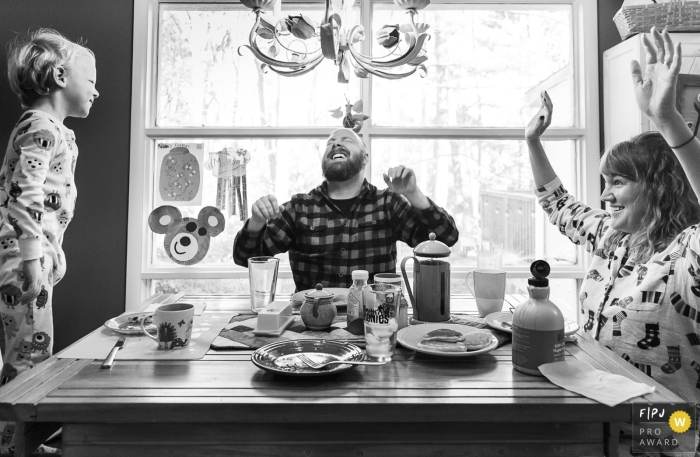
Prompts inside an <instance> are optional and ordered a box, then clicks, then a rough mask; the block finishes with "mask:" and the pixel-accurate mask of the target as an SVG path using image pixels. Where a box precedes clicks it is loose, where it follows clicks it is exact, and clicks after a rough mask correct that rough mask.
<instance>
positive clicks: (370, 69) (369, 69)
mask: <svg viewBox="0 0 700 457" xmlns="http://www.w3.org/2000/svg"><path fill="white" fill-rule="evenodd" d="M352 62H353V64H354V65H355V66H360V67H362V68H364V69H365V70H367V72H369V73H372V74H373V75H375V76H379V77H380V78H384V79H401V78H405V77H407V76H411V75H412V74H413V73H415V72H416V71H418V69H421V70H423V71H424V72H425V73H427V72H428V71H427V69H426V68H425V65H422V64H421V65H418V66H415V67H413V70H410V71H407V72H405V73H387V72H385V71H381V70H378V69H376V68H374V67H373V66H371V65H370V64H366V63H363V62H360V61H358V60H355V59H353V60H352Z"/></svg>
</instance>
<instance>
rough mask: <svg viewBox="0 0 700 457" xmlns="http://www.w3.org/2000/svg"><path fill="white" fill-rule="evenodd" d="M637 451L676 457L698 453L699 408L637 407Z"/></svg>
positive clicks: (634, 433)
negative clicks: (696, 422) (696, 446)
mask: <svg viewBox="0 0 700 457" xmlns="http://www.w3.org/2000/svg"><path fill="white" fill-rule="evenodd" d="M632 425H633V431H632V437H633V446H632V448H633V450H635V451H638V452H645V453H647V454H666V455H675V454H680V453H684V452H694V451H695V435H696V432H695V431H696V429H697V428H696V425H695V404H693V403H653V404H646V405H642V404H635V405H634V408H633V412H632Z"/></svg>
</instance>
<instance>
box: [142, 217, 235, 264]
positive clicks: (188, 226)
mask: <svg viewBox="0 0 700 457" xmlns="http://www.w3.org/2000/svg"><path fill="white" fill-rule="evenodd" d="M148 226H149V227H150V228H151V230H153V231H154V232H155V233H158V234H161V235H165V238H164V240H163V247H164V248H165V253H166V254H167V255H168V257H170V260H172V261H173V262H175V263H177V264H180V265H194V264H195V263H198V262H200V261H201V260H202V259H203V258H204V257H205V256H206V255H207V252H208V251H209V242H210V239H211V237H213V236H217V235H218V234H219V233H221V232H223V231H224V227H225V226H226V220H225V219H224V215H223V214H221V211H219V210H218V209H216V208H214V207H213V206H205V207H204V208H202V209H201V210H200V211H199V215H198V216H197V218H196V219H195V218H193V217H182V213H180V210H179V209H177V208H175V207H174V206H170V205H163V206H159V207H158V208H156V209H154V210H153V211H151V214H150V215H149V216H148Z"/></svg>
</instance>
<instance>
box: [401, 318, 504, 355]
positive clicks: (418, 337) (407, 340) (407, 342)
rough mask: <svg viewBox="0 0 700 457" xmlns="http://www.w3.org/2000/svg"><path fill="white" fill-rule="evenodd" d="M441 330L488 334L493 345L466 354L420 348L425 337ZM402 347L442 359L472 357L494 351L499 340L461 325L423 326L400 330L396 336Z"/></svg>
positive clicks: (481, 331) (412, 326) (411, 326)
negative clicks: (429, 333)
mask: <svg viewBox="0 0 700 457" xmlns="http://www.w3.org/2000/svg"><path fill="white" fill-rule="evenodd" d="M440 328H444V329H449V330H454V331H457V332H461V333H473V332H480V333H488V334H489V335H490V336H491V344H489V345H488V346H486V347H483V348H481V349H476V350H474V351H466V352H443V351H437V350H431V349H425V348H422V347H419V346H418V344H419V343H420V342H421V341H423V335H425V334H426V333H428V332H432V331H433V330H437V329H440ZM396 338H397V340H398V342H399V343H401V346H403V347H405V348H408V349H412V350H414V351H416V352H422V353H423V354H430V355H439V356H442V357H471V356H473V355H478V354H483V353H485V352H489V351H493V350H494V349H496V347H497V346H498V340H497V339H496V337H495V336H493V335H491V333H489V332H484V331H483V330H479V329H476V328H474V327H469V326H468V325H459V324H421V325H410V326H408V327H405V328H402V329H401V330H399V333H398V334H397V336H396Z"/></svg>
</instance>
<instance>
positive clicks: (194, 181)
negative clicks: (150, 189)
mask: <svg viewBox="0 0 700 457" xmlns="http://www.w3.org/2000/svg"><path fill="white" fill-rule="evenodd" d="M203 162H204V144H203V143H158V144H157V146H156V165H157V166H158V167H159V170H158V176H157V182H156V188H155V190H156V192H155V194H156V195H155V197H156V199H155V206H156V207H158V206H162V205H171V206H200V205H201V204H202V184H203V182H202V181H203V179H202V170H201V168H202V166H201V164H202V163H203Z"/></svg>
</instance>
